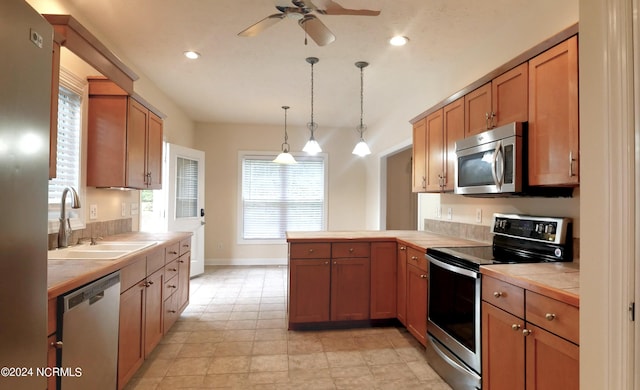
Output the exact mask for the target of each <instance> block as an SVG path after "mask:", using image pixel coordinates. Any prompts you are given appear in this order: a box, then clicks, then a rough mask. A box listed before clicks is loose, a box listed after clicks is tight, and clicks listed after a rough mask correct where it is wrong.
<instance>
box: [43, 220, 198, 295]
mask: <svg viewBox="0 0 640 390" xmlns="http://www.w3.org/2000/svg"><path fill="white" fill-rule="evenodd" d="M190 235H191V233H185V232H168V233H140V232H132V233H123V234H118V235H114V236H108V237H104V241H157V242H158V244H156V245H153V246H150V247H148V248H145V249H142V250H140V251H136V252H133V253H131V254H129V255H126V256H123V257H121V258H119V259H116V260H86V259H72V260H48V267H47V290H48V297H49V299H51V298H55V297H57V296H60V295H62V294H65V293H67V292H68V291H71V290H73V289H75V288H77V287H80V286H82V285H85V284H87V283H90V282H92V281H94V280H96V279H99V278H101V277H103V276H105V275H108V274H110V273H112V272H115V271H117V270H120V269H122V268H124V267H126V266H127V265H129V264H131V263H133V262H135V261H136V260H137V259H139V257H140V256H141V255H146V254H147V253H151V252H153V251H154V250H156V249H157V248H158V247H160V246H166V245H167V244H171V243H174V242H177V241H180V240H182V239H185V238H187V237H189V236H190Z"/></svg>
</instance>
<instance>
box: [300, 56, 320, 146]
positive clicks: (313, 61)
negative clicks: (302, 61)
mask: <svg viewBox="0 0 640 390" xmlns="http://www.w3.org/2000/svg"><path fill="white" fill-rule="evenodd" d="M306 61H307V62H308V63H309V64H311V121H310V122H309V123H307V128H308V129H309V131H310V132H311V137H310V138H309V141H307V143H306V144H305V145H304V148H302V151H303V152H306V153H308V154H311V155H315V154H318V153H320V152H322V148H321V147H320V144H319V143H318V141H316V139H315V137H314V136H313V133H314V132H315V131H316V129H317V128H318V124H317V123H316V122H314V121H313V65H315V64H317V63H318V61H320V60H319V59H318V58H316V57H307V58H306Z"/></svg>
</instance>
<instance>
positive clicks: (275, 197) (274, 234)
mask: <svg viewBox="0 0 640 390" xmlns="http://www.w3.org/2000/svg"><path fill="white" fill-rule="evenodd" d="M274 157H275V156H244V157H243V159H242V233H241V234H242V239H244V240H280V239H284V238H285V232H286V231H287V230H290V231H319V230H324V229H325V225H326V221H325V219H326V218H325V208H326V202H325V193H326V191H325V158H324V157H323V156H315V157H302V156H300V157H298V156H296V160H297V161H298V164H295V165H281V164H276V163H273V162H272V160H273V158H274Z"/></svg>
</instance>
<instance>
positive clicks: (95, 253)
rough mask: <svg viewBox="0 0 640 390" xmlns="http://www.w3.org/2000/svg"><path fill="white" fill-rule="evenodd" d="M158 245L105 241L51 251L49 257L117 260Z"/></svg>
mask: <svg viewBox="0 0 640 390" xmlns="http://www.w3.org/2000/svg"><path fill="white" fill-rule="evenodd" d="M156 244H157V242H155V241H140V242H138V241H134V242H132V241H123V242H119V241H115V242H106V241H103V242H99V243H97V244H95V245H90V244H81V245H76V246H72V247H68V248H64V249H54V250H50V251H49V252H48V255H47V257H48V259H49V260H116V259H119V258H121V257H123V256H126V255H128V254H131V253H134V252H137V251H139V250H142V249H145V248H148V247H150V246H153V245H156Z"/></svg>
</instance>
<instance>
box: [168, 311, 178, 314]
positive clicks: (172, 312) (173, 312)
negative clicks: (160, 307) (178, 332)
mask: <svg viewBox="0 0 640 390" xmlns="http://www.w3.org/2000/svg"><path fill="white" fill-rule="evenodd" d="M168 312H169V313H171V314H175V312H176V311H175V310H168Z"/></svg>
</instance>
